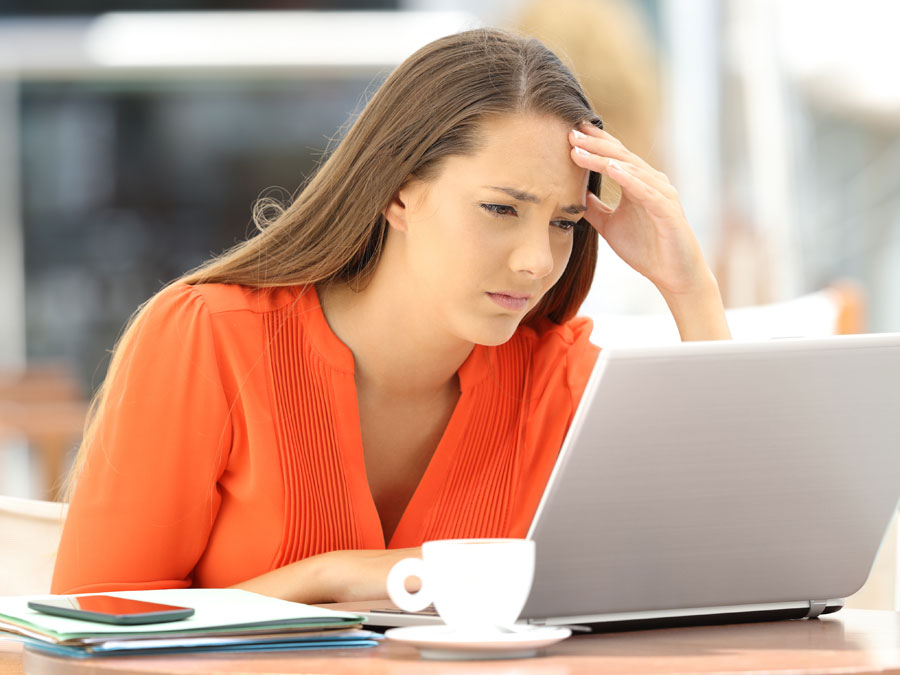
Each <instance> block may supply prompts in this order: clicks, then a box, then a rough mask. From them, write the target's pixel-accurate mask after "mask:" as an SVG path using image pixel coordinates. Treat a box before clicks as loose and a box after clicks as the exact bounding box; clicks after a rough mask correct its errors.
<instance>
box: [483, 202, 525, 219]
mask: <svg viewBox="0 0 900 675" xmlns="http://www.w3.org/2000/svg"><path fill="white" fill-rule="evenodd" d="M481 208H483V209H484V210H485V211H487V212H488V213H490V214H491V215H493V216H515V215H517V214H516V210H515V209H514V208H513V207H512V206H506V205H504V204H482V205H481Z"/></svg>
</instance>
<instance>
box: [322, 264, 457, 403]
mask: <svg viewBox="0 0 900 675" xmlns="http://www.w3.org/2000/svg"><path fill="white" fill-rule="evenodd" d="M380 267H381V268H383V267H384V266H383V265H382V266H380ZM405 286H408V284H402V283H393V282H392V280H391V279H390V278H389V276H388V275H386V274H379V273H378V271H376V273H375V275H374V276H373V278H372V280H371V283H370V284H369V285H368V286H367V287H366V288H365V289H363V290H362V291H358V292H357V291H353V290H351V289H350V288H348V287H347V286H346V285H331V286H324V287H322V288H321V289H319V298H320V302H321V303H322V310H323V312H324V313H325V318H326V319H327V320H328V323H329V325H330V326H331V329H332V330H333V331H334V333H335V335H337V337H338V338H339V339H340V340H341V341H342V342H343V343H344V344H345V345H347V347H349V348H350V351H352V352H353V357H354V361H355V377H356V383H357V387H358V388H360V389H366V390H368V391H370V392H377V393H378V394H379V395H384V396H389V397H391V398H393V399H395V400H403V399H421V398H423V397H424V398H431V397H433V396H435V395H436V394H440V393H443V392H446V391H447V390H448V389H452V390H457V389H458V386H459V385H458V380H457V376H456V373H457V371H458V370H459V368H460V366H461V365H462V364H463V362H464V361H465V360H466V358H468V356H469V354H470V353H471V352H472V349H473V347H474V345H473V344H472V343H471V342H465V341H464V340H461V339H459V338H456V337H454V336H451V335H448V334H447V333H446V332H445V331H441V330H439V329H437V328H436V327H435V323H434V322H433V321H431V320H430V319H429V317H428V316H427V313H426V312H424V311H422V310H421V308H418V307H417V306H416V303H415V300H414V298H412V297H410V295H409V291H408V289H406V288H405Z"/></svg>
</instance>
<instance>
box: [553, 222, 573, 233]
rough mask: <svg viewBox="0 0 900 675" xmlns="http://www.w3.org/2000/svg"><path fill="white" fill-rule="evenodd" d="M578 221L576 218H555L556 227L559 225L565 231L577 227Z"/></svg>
mask: <svg viewBox="0 0 900 675" xmlns="http://www.w3.org/2000/svg"><path fill="white" fill-rule="evenodd" d="M577 224H578V223H576V222H575V221H574V220H554V221H553V225H554V227H558V228H559V229H560V230H562V231H563V232H571V231H572V230H574V229H575V226H576V225H577Z"/></svg>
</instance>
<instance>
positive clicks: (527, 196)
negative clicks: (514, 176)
mask: <svg viewBox="0 0 900 675" xmlns="http://www.w3.org/2000/svg"><path fill="white" fill-rule="evenodd" d="M484 187H486V188H487V189H488V190H497V191H498V192H503V193H504V194H507V195H509V196H510V197H512V198H513V199H515V200H518V201H520V202H528V203H531V204H540V203H541V199H540V197H538V196H536V195H533V194H531V193H530V192H525V191H523V190H517V189H516V188H511V187H501V186H498V185H485V186H484ZM560 210H561V211H563V212H564V213H571V214H572V215H574V216H579V215H581V214H582V213H584V212H585V211H587V207H586V206H582V205H581V204H569V205H568V206H563V207H562V208H561V209H560Z"/></svg>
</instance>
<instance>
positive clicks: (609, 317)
mask: <svg viewBox="0 0 900 675" xmlns="http://www.w3.org/2000/svg"><path fill="white" fill-rule="evenodd" d="M587 315H588V316H589V317H591V319H593V321H594V330H593V333H591V341H592V342H593V343H594V344H597V345H600V346H601V347H620V346H621V347H624V346H631V347H635V346H639V347H643V346H650V345H659V344H672V343H676V342H678V341H679V338H678V329H677V328H676V327H675V321H674V320H673V319H672V317H671V315H669V314H611V313H600V312H593V313H591V312H588V314H587ZM725 315H726V317H727V319H728V325H729V327H730V328H731V333H732V335H733V336H734V338H735V339H736V340H765V339H768V338H776V337H777V338H781V337H824V336H827V335H838V334H847V333H862V332H864V331H865V294H864V292H863V291H862V289H861V288H860V287H859V285H858V284H856V283H855V282H853V281H844V280H841V281H836V282H834V283H833V284H831V285H829V286H827V287H826V288H823V289H822V290H820V291H816V292H815V293H808V294H807V295H803V296H800V297H799V298H794V299H792V300H786V301H784V302H777V303H772V304H769V305H755V306H752V307H738V308H735V309H728V310H726V312H725Z"/></svg>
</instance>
